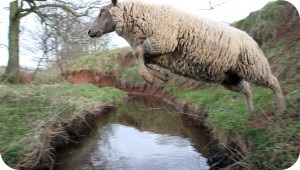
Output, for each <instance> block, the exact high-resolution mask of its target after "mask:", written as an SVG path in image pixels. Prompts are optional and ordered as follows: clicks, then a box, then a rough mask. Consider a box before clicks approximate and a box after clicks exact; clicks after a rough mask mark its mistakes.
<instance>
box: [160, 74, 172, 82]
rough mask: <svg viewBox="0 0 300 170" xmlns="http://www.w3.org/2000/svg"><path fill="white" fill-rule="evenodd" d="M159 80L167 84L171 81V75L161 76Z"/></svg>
mask: <svg viewBox="0 0 300 170" xmlns="http://www.w3.org/2000/svg"><path fill="white" fill-rule="evenodd" d="M158 78H159V79H161V80H162V81H164V82H167V81H169V80H170V76H169V74H161V76H158Z"/></svg>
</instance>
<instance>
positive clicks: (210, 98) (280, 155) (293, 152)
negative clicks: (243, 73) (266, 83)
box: [165, 83, 300, 169]
mask: <svg viewBox="0 0 300 170" xmlns="http://www.w3.org/2000/svg"><path fill="white" fill-rule="evenodd" d="M282 86H283V89H284V91H285V92H286V95H285V99H286V104H287V111H286V113H284V114H283V115H276V114H274V107H275V106H274V104H275V101H274V97H275V96H274V95H273V93H272V91H271V90H268V89H264V88H260V87H252V91H253V98H254V99H253V102H254V106H255V113H254V114H251V115H249V114H247V113H246V104H245V102H244V96H243V95H242V94H238V93H234V92H231V91H228V90H225V89H224V88H223V87H221V86H216V85H211V86H209V87H206V88H203V89H200V90H196V91H195V90H178V89H177V88H176V87H169V86H167V87H165V89H166V91H168V93H169V94H171V95H173V96H176V97H177V98H178V99H179V100H180V101H182V102H188V103H190V104H192V105H194V106H195V107H198V108H202V109H205V110H207V111H208V112H209V118H208V119H209V121H210V122H211V124H212V126H213V127H215V128H216V129H217V130H218V132H219V133H223V134H225V135H227V136H228V137H229V138H231V137H235V136H236V135H240V136H242V139H243V141H244V142H245V143H246V147H247V152H248V153H247V154H246V155H245V157H244V158H243V159H242V160H241V161H246V162H247V164H248V165H250V167H252V168H259V169H285V168H288V167H290V166H291V165H293V164H294V163H295V161H296V160H297V158H298V155H299V141H300V119H299V112H300V93H299V91H300V87H299V86H297V85H292V84H287V83H282ZM237 163H239V162H237ZM240 164H241V162H240Z"/></svg>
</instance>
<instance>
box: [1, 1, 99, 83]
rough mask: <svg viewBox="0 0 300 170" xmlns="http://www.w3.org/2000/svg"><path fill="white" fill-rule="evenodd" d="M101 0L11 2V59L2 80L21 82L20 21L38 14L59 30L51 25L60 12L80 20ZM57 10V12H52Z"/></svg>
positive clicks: (44, 21)
mask: <svg viewBox="0 0 300 170" xmlns="http://www.w3.org/2000/svg"><path fill="white" fill-rule="evenodd" d="M99 3H101V0H98V1H94V2H92V3H87V2H86V1H83V0H78V1H76V2H73V1H71V0H64V1H62V0H15V1H12V2H11V3H10V7H9V11H10V15H9V32H8V34H9V35H8V51H9V59H8V64H7V67H6V70H5V74H4V75H3V76H2V78H1V79H2V80H4V81H7V82H10V83H18V82H19V69H20V64H19V37H20V21H21V19H22V18H24V17H26V16H28V15H29V14H36V15H37V16H38V17H39V18H40V21H41V23H43V24H44V26H47V27H48V28H53V29H56V30H59V29H60V27H59V25H51V19H53V18H55V17H58V14H61V15H62V14H63V15H65V16H66V15H67V16H69V17H70V18H71V19H72V21H79V18H80V17H84V16H87V15H88V14H89V11H90V9H92V8H94V7H95V6H96V5H97V4H98V5H99ZM47 10H48V11H49V12H47ZM53 11H55V13H52V12H53Z"/></svg>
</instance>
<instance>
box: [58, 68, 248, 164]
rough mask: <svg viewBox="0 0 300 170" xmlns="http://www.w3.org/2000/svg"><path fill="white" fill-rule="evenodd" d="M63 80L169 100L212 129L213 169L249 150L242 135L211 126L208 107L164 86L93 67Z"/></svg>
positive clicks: (184, 112)
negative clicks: (179, 97) (122, 78)
mask: <svg viewBox="0 0 300 170" xmlns="http://www.w3.org/2000/svg"><path fill="white" fill-rule="evenodd" d="M64 79H65V80H66V81H68V82H71V83H75V84H81V83H91V84H94V85H96V86H98V87H106V86H110V87H116V88H118V89H121V90H124V91H126V92H127V94H128V95H134V96H144V97H145V96H151V97H156V98H158V99H159V100H163V101H164V102H166V103H168V104H169V105H171V106H172V107H174V108H175V109H176V110H177V111H178V112H180V113H181V114H182V115H185V116H187V117H189V118H190V119H192V120H193V121H195V122H197V124H198V125H199V126H203V127H204V128H206V129H208V130H209V131H210V139H211V142H210V144H209V145H210V146H209V147H210V148H211V151H210V155H209V157H208V163H209V165H210V168H211V169H220V168H225V167H228V166H230V165H232V164H234V163H235V162H236V160H239V159H240V157H241V155H240V153H244V152H247V149H245V148H246V147H245V143H244V142H243V141H242V140H241V137H240V136H236V138H235V139H230V138H229V136H227V135H224V134H223V133H219V132H218V131H217V130H216V129H214V128H213V127H212V125H211V123H210V122H209V120H208V119H207V118H208V114H209V113H208V111H207V110H203V109H201V108H196V107H194V106H192V105H190V104H189V103H182V102H180V101H179V100H177V99H176V98H175V97H173V96H171V95H169V94H167V93H166V92H165V91H164V90H163V88H162V87H161V86H151V85H149V84H146V83H145V84H142V85H133V84H132V83H130V82H120V81H118V80H117V79H116V78H115V77H114V76H111V75H109V74H102V73H97V72H96V71H94V70H81V71H74V72H69V73H66V74H64ZM189 83H190V82H184V83H182V84H181V86H182V87H183V88H185V86H190V85H186V84H189ZM193 86H194V87H196V88H197V87H199V86H200V85H198V84H196V85H193ZM194 87H193V88H194ZM231 169H232V168H231Z"/></svg>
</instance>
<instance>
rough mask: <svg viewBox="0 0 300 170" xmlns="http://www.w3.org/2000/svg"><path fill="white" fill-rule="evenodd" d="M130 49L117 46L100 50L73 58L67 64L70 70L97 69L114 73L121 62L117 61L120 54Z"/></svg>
mask: <svg viewBox="0 0 300 170" xmlns="http://www.w3.org/2000/svg"><path fill="white" fill-rule="evenodd" d="M128 51H130V49H129V47H123V48H117V49H114V50H109V51H100V52H97V53H93V54H89V55H86V56H83V57H80V58H79V59H77V60H73V61H71V62H69V63H68V64H67V65H66V68H67V70H69V71H79V70H84V69H88V70H95V71H97V72H101V73H113V72H115V71H117V70H118V68H119V64H118V62H117V61H116V60H117V56H118V55H119V54H124V53H126V52H128Z"/></svg>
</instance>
